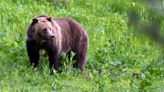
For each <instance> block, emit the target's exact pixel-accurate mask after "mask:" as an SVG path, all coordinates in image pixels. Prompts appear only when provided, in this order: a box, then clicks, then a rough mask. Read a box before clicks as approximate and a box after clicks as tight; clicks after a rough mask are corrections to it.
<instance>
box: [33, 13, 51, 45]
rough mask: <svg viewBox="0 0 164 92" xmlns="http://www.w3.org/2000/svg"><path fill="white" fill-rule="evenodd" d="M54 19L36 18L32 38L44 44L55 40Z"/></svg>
mask: <svg viewBox="0 0 164 92" xmlns="http://www.w3.org/2000/svg"><path fill="white" fill-rule="evenodd" d="M53 30H54V28H53V19H52V18H51V17H48V16H39V17H37V18H34V19H33V20H32V23H31V36H32V38H33V39H34V40H36V41H38V42H40V43H43V42H46V41H47V40H49V39H53V38H54V33H53Z"/></svg>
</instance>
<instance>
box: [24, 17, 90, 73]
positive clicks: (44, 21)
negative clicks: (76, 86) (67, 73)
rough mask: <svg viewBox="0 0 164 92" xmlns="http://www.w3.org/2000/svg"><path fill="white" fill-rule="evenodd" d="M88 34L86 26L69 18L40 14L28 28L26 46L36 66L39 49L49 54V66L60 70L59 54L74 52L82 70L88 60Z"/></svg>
mask: <svg viewBox="0 0 164 92" xmlns="http://www.w3.org/2000/svg"><path fill="white" fill-rule="evenodd" d="M87 46H88V36H87V33H86V32H85V30H84V28H83V27H82V26H81V25H80V24H79V23H77V22H76V21H74V20H72V19H69V18H58V19H54V18H52V17H49V16H46V15H40V16H38V17H36V18H34V19H33V20H32V23H31V24H30V25H29V28H28V30H27V38H26V48H27V54H28V56H29V60H30V63H31V64H32V65H34V67H36V66H37V65H38V63H39V56H40V55H39V50H40V49H44V50H45V51H46V52H47V54H48V59H49V67H50V70H52V68H54V69H56V70H58V69H59V66H60V59H59V56H60V55H61V53H63V52H64V53H67V55H68V58H69V60H70V52H71V51H72V52H74V53H75V56H74V57H73V59H74V60H75V61H76V63H75V65H74V66H75V67H76V68H78V69H80V71H81V72H82V71H83V69H84V65H85V62H86V54H87Z"/></svg>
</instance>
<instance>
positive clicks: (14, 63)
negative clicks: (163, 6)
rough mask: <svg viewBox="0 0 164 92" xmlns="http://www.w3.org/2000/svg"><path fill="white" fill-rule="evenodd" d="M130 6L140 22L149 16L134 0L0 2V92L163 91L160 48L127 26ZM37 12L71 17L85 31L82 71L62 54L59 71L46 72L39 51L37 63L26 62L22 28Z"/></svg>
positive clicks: (45, 62) (162, 65) (3, 0)
mask: <svg viewBox="0 0 164 92" xmlns="http://www.w3.org/2000/svg"><path fill="white" fill-rule="evenodd" d="M136 1H137V0H136ZM131 8H135V9H136V10H137V11H139V12H140V17H141V18H142V19H143V20H147V18H148V17H149V14H148V12H147V11H146V9H145V7H144V5H143V4H141V3H140V2H134V0H1V1H0V92H163V91H164V55H163V54H164V53H163V48H162V46H161V45H160V44H158V43H157V42H155V41H152V40H151V39H149V37H147V36H145V34H143V33H140V32H137V31H135V30H134V29H133V28H130V27H129V26H128V14H127V12H128V9H131ZM41 14H45V15H49V16H52V17H54V18H61V17H69V18H72V19H75V20H76V21H78V22H79V23H80V24H82V25H83V27H84V28H85V29H86V31H87V33H88V37H89V47H88V54H87V62H86V65H85V70H84V72H83V73H80V72H79V71H78V70H76V69H73V68H72V63H68V62H67V60H66V59H65V58H63V59H62V63H63V66H62V67H61V69H62V72H61V73H57V72H54V74H53V75H50V73H49V66H48V65H49V64H48V59H47V56H46V55H45V54H44V51H41V59H40V65H39V67H38V68H37V69H33V68H32V67H31V66H30V63H29V60H28V56H27V53H26V46H25V40H26V31H27V28H28V25H29V24H30V22H31V21H32V19H33V18H34V17H36V16H38V15H41ZM160 20H163V19H160ZM162 23H163V24H164V22H162ZM163 30H164V26H161V32H162V31H163ZM63 57H65V55H64V54H63Z"/></svg>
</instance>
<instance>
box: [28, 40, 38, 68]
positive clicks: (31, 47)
mask: <svg viewBox="0 0 164 92" xmlns="http://www.w3.org/2000/svg"><path fill="white" fill-rule="evenodd" d="M26 49H27V54H28V57H29V59H30V63H31V65H34V67H37V65H38V63H39V48H38V47H37V45H36V42H35V41H29V40H27V41H26Z"/></svg>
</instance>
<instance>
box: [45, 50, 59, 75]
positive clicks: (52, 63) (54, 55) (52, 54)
mask: <svg viewBox="0 0 164 92" xmlns="http://www.w3.org/2000/svg"><path fill="white" fill-rule="evenodd" d="M48 57H49V67H50V71H51V70H52V69H53V68H54V69H56V70H58V69H59V66H60V60H59V53H58V52H57V51H56V50H49V51H48ZM51 72H52V71H51Z"/></svg>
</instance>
